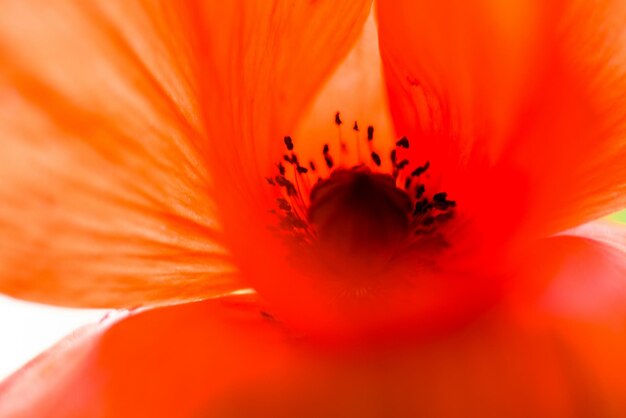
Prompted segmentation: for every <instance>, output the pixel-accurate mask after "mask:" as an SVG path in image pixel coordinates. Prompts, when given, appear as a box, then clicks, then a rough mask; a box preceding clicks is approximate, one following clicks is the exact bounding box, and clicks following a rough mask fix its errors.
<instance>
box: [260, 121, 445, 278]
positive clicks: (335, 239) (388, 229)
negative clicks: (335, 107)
mask: <svg viewBox="0 0 626 418" xmlns="http://www.w3.org/2000/svg"><path fill="white" fill-rule="evenodd" d="M335 123H336V124H337V125H340V124H341V123H342V121H341V118H340V116H339V114H338V113H337V114H336V115H335ZM353 129H354V130H355V131H356V132H358V130H359V128H358V124H357V123H356V122H355V123H354V127H353ZM366 138H367V139H366V141H367V146H368V149H369V151H368V153H369V160H367V161H361V164H358V165H355V166H352V167H344V166H342V165H341V164H336V163H335V161H336V159H335V158H333V156H332V155H331V151H330V146H329V145H328V144H325V145H324V146H323V149H322V157H323V164H319V163H318V164H316V162H315V161H309V162H308V163H307V164H305V165H304V164H303V163H302V162H301V161H300V159H299V158H298V155H297V154H296V152H295V151H294V149H295V145H294V141H293V139H292V138H291V137H285V138H284V143H285V147H286V149H287V151H288V153H287V154H285V155H284V156H283V161H282V162H279V163H278V164H277V168H278V173H277V174H276V175H275V176H274V177H271V178H268V179H267V180H268V182H269V183H270V184H271V185H272V186H274V187H276V188H277V189H278V190H279V191H280V197H278V198H277V205H278V208H277V209H275V210H274V212H275V213H276V215H277V216H278V219H279V223H278V228H277V232H278V233H280V234H281V235H282V236H284V237H285V238H287V239H288V240H289V241H290V244H291V245H296V246H297V249H298V250H302V251H307V250H308V252H309V253H311V254H313V257H314V258H316V259H317V260H318V262H320V263H322V264H323V265H325V266H326V267H327V268H328V269H329V270H332V271H333V272H335V273H338V274H341V275H346V274H349V275H357V276H371V275H378V274H379V272H380V271H381V270H384V269H385V267H386V266H387V265H388V263H389V262H391V261H392V260H393V258H394V256H395V255H397V254H398V253H399V252H402V251H403V250H404V249H406V248H409V247H414V246H415V245H416V244H419V241H420V240H422V239H423V237H424V236H432V235H433V234H435V233H436V230H437V228H438V226H439V225H441V224H444V223H446V222H448V221H449V220H451V219H452V218H453V216H454V209H455V207H456V202H454V201H452V200H448V198H447V194H446V193H443V192H439V193H434V194H431V193H428V191H427V189H426V186H425V184H424V181H423V177H424V175H425V173H426V172H427V171H428V169H429V167H430V163H429V162H428V161H426V162H425V163H424V164H422V165H419V166H411V163H410V161H409V160H408V159H399V158H398V155H399V154H400V152H398V151H401V149H407V148H409V146H410V143H409V140H408V138H406V137H403V138H401V139H400V140H398V141H397V142H396V148H395V149H393V150H391V152H390V153H389V154H388V155H389V161H390V163H391V167H392V169H391V173H384V172H379V170H380V167H381V165H382V159H381V157H380V154H379V153H377V152H376V151H375V150H374V147H373V139H374V128H373V127H371V126H370V127H368V128H367V137H366ZM357 145H358V144H357ZM339 147H340V152H342V153H347V152H348V151H347V146H346V144H345V143H340V146H339ZM318 166H319V167H322V168H324V171H325V173H323V174H325V175H323V174H322V173H320V171H322V170H320V169H319V168H318ZM429 242H432V240H430V241H429Z"/></svg>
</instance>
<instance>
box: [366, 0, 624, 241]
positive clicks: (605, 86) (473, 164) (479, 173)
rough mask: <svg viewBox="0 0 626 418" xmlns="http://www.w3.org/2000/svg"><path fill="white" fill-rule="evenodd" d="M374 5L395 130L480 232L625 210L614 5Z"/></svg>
mask: <svg viewBox="0 0 626 418" xmlns="http://www.w3.org/2000/svg"><path fill="white" fill-rule="evenodd" d="M378 4H379V8H378V12H379V20H380V39H381V51H382V56H383V62H384V65H385V71H386V75H387V84H388V90H389V94H390V101H391V111H392V115H393V118H394V121H395V123H396V129H397V131H398V134H402V135H409V136H410V137H411V138H412V140H413V142H414V143H416V144H418V146H417V147H415V149H414V152H416V153H419V154H420V155H426V156H428V158H430V159H431V160H432V162H433V164H432V167H433V173H434V174H435V175H436V177H437V178H439V179H440V180H441V181H442V182H443V184H444V186H445V189H446V190H447V191H448V192H450V193H451V195H453V196H455V197H456V198H457V201H458V203H459V210H463V209H462V208H465V209H464V210H465V211H466V212H468V213H471V214H472V216H473V217H474V219H475V220H476V222H477V223H479V225H480V229H481V230H482V231H483V232H484V233H485V234H488V233H499V231H500V230H501V229H502V228H505V229H506V228H511V225H513V226H517V227H519V228H520V229H522V228H523V230H524V232H525V233H549V232H556V231H560V230H563V229H566V228H568V227H571V226H574V225H578V224H581V223H583V222H585V221H588V220H590V219H593V218H594V217H598V216H601V215H603V214H608V213H610V212H611V211H615V210H618V209H621V208H623V207H624V205H626V200H625V199H626V197H625V196H626V193H624V191H625V190H626V183H625V181H624V179H626V164H624V161H625V159H626V143H625V142H624V141H625V138H626V136H624V132H625V129H626V118H625V117H624V114H625V112H626V95H625V92H626V85H625V80H626V77H625V69H626V65H625V63H626V56H625V55H624V51H625V49H624V48H623V40H624V38H623V22H624V18H625V16H626V15H625V13H626V8H624V6H623V2H620V1H614V0H603V1H598V2H582V1H572V0H559V1H556V2H545V1H540V0H533V1H525V0H520V1H507V2H501V1H495V0H481V1H478V2H464V1H460V0H445V1H439V2H432V1H413V0H406V1H399V2H384V1H381V2H379V3H378Z"/></svg>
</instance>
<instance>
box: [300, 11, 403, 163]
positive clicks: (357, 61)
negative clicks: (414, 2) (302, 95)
mask: <svg viewBox="0 0 626 418" xmlns="http://www.w3.org/2000/svg"><path fill="white" fill-rule="evenodd" d="M336 112H339V113H340V118H341V119H342V121H343V124H342V125H341V126H340V127H339V129H338V128H337V126H336V125H335V121H334V116H335V113H336ZM355 122H357V125H358V128H359V131H358V133H356V134H355V132H354V123H355ZM368 126H373V127H374V138H375V139H374V144H375V150H376V151H378V152H380V153H381V154H383V153H387V151H388V150H389V149H392V148H393V143H394V142H395V138H394V135H395V134H394V132H393V125H392V121H391V115H390V114H389V108H388V103H387V95H386V91H385V85H384V79H383V73H382V63H381V60H380V52H379V49H378V28H377V26H376V21H375V13H374V11H373V10H372V12H371V13H370V16H369V17H368V19H367V22H366V23H365V26H364V28H363V32H362V33H361V35H360V37H359V39H358V41H357V43H356V44H355V45H354V46H353V47H352V50H351V51H350V53H349V54H348V56H347V57H346V58H345V59H344V60H343V62H342V63H341V64H340V65H339V68H337V70H336V71H335V73H334V74H333V75H332V77H331V78H330V80H328V82H327V83H326V85H325V86H324V87H323V88H322V89H321V90H320V91H319V93H318V95H317V97H316V98H315V101H314V102H313V106H312V107H311V109H309V110H308V111H307V112H306V114H305V115H304V116H303V118H302V120H301V121H300V123H299V124H298V126H297V129H296V131H295V133H294V141H295V146H296V151H297V152H298V155H299V156H300V157H302V156H304V157H306V158H313V159H315V160H317V161H318V163H321V161H320V160H321V157H322V149H323V146H324V144H326V143H327V144H329V145H330V147H331V149H332V150H333V151H334V152H333V154H334V155H335V156H337V157H340V158H343V157H345V158H346V159H348V158H349V159H350V160H349V161H344V162H343V163H344V164H346V165H348V166H351V165H356V164H359V163H361V162H362V161H363V160H365V161H369V152H368V149H367V147H366V145H365V138H366V137H367V128H368ZM340 136H341V139H342V140H343V142H344V143H345V144H346V145H347V147H348V154H349V155H348V156H347V155H344V153H339V146H338V142H339V140H340ZM355 137H356V138H358V139H355ZM355 142H357V143H356V144H355ZM359 142H360V143H359ZM359 151H360V152H359ZM359 154H360V155H359ZM357 156H360V157H361V161H357V158H356V157H357ZM339 162H340V161H337V163H339Z"/></svg>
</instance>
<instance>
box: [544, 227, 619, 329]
mask: <svg viewBox="0 0 626 418" xmlns="http://www.w3.org/2000/svg"><path fill="white" fill-rule="evenodd" d="M553 240H555V241H557V242H558V241H560V242H559V244H558V247H557V248H560V249H566V250H565V251H563V252H560V251H559V252H551V254H552V257H553V259H554V260H560V262H559V264H560V267H559V269H558V270H557V272H558V274H557V275H556V276H555V278H554V279H553V280H552V282H551V284H550V287H549V288H548V291H547V294H546V295H545V300H544V303H545V304H546V305H547V306H548V308H549V309H550V310H552V311H555V312H559V313H561V314H562V315H566V316H568V317H575V318H582V319H585V320H592V319H595V320H604V321H608V322H611V321H614V320H618V321H620V322H622V323H623V324H624V325H626V226H625V225H622V224H618V223H615V222H610V221H597V222H592V223H590V224H587V225H583V226H581V227H578V228H576V229H573V230H571V231H568V232H567V235H564V236H562V237H558V238H553Z"/></svg>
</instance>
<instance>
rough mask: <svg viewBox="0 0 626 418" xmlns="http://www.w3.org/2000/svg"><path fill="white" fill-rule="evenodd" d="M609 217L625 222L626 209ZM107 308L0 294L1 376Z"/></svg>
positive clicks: (96, 317)
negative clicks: (61, 304)
mask: <svg viewBox="0 0 626 418" xmlns="http://www.w3.org/2000/svg"><path fill="white" fill-rule="evenodd" d="M610 218H611V219H613V220H617V221H620V222H624V223H626V210H624V211H622V212H620V213H617V214H615V215H613V216H611V217H610ZM107 312H108V311H106V310H102V309H67V308H58V307H51V306H47V305H40V304H36V303H30V302H23V301H19V300H16V299H11V298H8V297H5V296H1V295H0V380H2V379H3V378H4V377H6V376H8V375H10V374H11V373H13V372H14V371H15V370H17V369H18V368H20V367H21V366H23V365H24V364H26V363H27V362H28V361H29V360H31V359H32V358H33V357H35V356H36V355H37V354H39V353H40V352H42V351H44V350H45V349H47V348H49V347H50V346H51V345H53V344H54V343H56V342H57V341H58V340H60V339H61V338H63V337H64V336H66V335H68V334H69V333H71V332H72V331H73V330H75V329H76V328H79V327H81V326H83V325H86V324H89V323H93V322H97V321H99V320H100V319H101V318H102V317H103V316H104V315H106V313H107Z"/></svg>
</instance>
